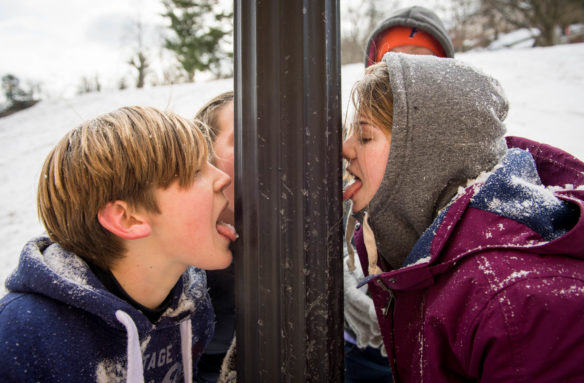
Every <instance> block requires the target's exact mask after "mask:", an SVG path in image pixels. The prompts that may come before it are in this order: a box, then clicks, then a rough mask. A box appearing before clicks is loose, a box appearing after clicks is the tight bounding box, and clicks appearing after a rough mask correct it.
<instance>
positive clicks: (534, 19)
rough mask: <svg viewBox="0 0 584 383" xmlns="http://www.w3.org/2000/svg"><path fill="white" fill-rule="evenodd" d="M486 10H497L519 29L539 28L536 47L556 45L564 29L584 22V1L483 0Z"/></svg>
mask: <svg viewBox="0 0 584 383" xmlns="http://www.w3.org/2000/svg"><path fill="white" fill-rule="evenodd" d="M482 2H483V7H484V9H486V10H490V11H494V12H497V13H498V14H499V15H500V16H501V17H502V18H503V19H504V20H505V21H507V22H508V23H510V24H512V25H514V26H515V27H517V28H527V29H532V28H535V29H536V30H538V31H539V34H537V35H536V36H534V38H535V45H536V46H549V45H555V44H557V43H558V42H559V37H560V34H561V31H562V30H564V29H565V28H566V27H567V26H569V25H570V24H573V23H581V22H584V2H583V1H582V0H482Z"/></svg>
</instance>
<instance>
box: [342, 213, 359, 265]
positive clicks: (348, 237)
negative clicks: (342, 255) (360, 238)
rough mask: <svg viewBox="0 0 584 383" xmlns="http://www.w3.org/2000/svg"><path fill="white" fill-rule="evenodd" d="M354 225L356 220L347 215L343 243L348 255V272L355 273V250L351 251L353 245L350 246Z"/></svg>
mask: <svg viewBox="0 0 584 383" xmlns="http://www.w3.org/2000/svg"><path fill="white" fill-rule="evenodd" d="M355 225H357V220H356V219H355V217H353V216H352V215H350V214H349V216H348V217H347V226H346V227H345V242H346V244H347V252H348V253H349V259H348V260H347V266H349V271H355V250H353V245H352V244H351V238H353V233H354V232H355Z"/></svg>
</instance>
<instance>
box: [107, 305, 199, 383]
mask: <svg viewBox="0 0 584 383" xmlns="http://www.w3.org/2000/svg"><path fill="white" fill-rule="evenodd" d="M116 318H117V319H118V321H119V322H120V323H121V324H123V325H124V327H126V334H127V337H128V351H127V352H128V370H127V374H126V375H127V379H126V381H127V382H128V383H144V367H143V363H142V351H141V350H140V337H139V336H138V328H137V327H136V324H135V323H134V321H133V320H132V317H131V316H130V315H128V314H127V313H125V312H124V311H122V310H118V311H116ZM192 342H193V338H192V327H191V320H190V319H187V320H184V321H182V322H181V323H180V348H181V355H182V365H183V375H184V381H185V383H191V382H192V381H193V363H192V347H191V346H192Z"/></svg>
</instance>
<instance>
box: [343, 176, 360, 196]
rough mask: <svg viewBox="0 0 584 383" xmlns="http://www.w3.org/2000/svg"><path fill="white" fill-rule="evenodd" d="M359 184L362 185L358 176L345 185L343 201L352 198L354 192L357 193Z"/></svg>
mask: <svg viewBox="0 0 584 383" xmlns="http://www.w3.org/2000/svg"><path fill="white" fill-rule="evenodd" d="M361 186H363V183H362V182H361V180H360V179H359V178H355V179H354V180H353V182H351V183H350V184H349V185H347V187H346V188H345V190H344V191H343V201H346V200H348V199H351V198H353V196H354V195H355V193H357V192H358V191H359V189H361Z"/></svg>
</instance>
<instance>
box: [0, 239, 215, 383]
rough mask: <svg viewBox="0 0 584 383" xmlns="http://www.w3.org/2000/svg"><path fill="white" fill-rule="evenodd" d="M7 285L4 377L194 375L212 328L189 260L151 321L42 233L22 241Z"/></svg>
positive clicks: (2, 312)
mask: <svg viewBox="0 0 584 383" xmlns="http://www.w3.org/2000/svg"><path fill="white" fill-rule="evenodd" d="M6 288H7V290H8V294H7V295H5V296H4V297H3V298H2V299H1V300H0V355H2V363H0V381H2V382H183V381H188V382H191V381H192V377H193V376H194V374H195V373H196V371H195V369H196V364H197V361H198V359H199V357H200V355H201V354H202V351H203V349H204V348H205V346H206V345H207V343H208V341H209V339H210V338H211V336H212V334H213V308H212V306H211V302H210V299H209V295H208V293H207V286H206V278H205V273H204V271H202V270H199V269H196V268H193V267H190V268H189V269H188V270H187V271H186V272H185V273H184V274H183V276H182V277H181V279H179V281H178V282H177V284H176V285H175V287H174V288H173V290H172V291H171V296H172V299H171V304H170V307H169V308H168V309H167V310H166V311H165V312H164V313H163V314H162V316H161V317H160V318H159V319H158V320H157V321H156V323H154V324H153V323H151V322H150V321H149V320H148V319H147V318H146V316H144V315H143V314H142V313H141V312H140V311H138V310H137V309H135V308H134V307H133V306H131V305H130V304H129V303H128V302H126V301H124V300H122V299H120V298H118V297H116V296H115V295H113V294H112V293H110V292H109V291H107V290H106V289H105V287H104V286H103V285H102V283H101V282H100V281H99V280H98V279H97V277H96V276H95V275H94V274H93V273H92V272H91V270H90V269H89V267H88V265H87V263H85V262H84V261H83V260H82V259H81V258H79V257H78V256H76V255H75V254H73V253H70V252H68V251H66V250H64V249H63V248H62V247H61V246H59V245H58V244H56V243H53V242H51V240H50V239H49V238H46V237H40V238H36V239H33V240H31V241H30V242H28V243H27V244H26V245H25V247H24V249H23V251H22V253H21V257H20V262H19V265H18V267H17V269H16V270H15V271H14V272H13V273H12V275H11V276H10V277H9V278H8V279H7V281H6Z"/></svg>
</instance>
